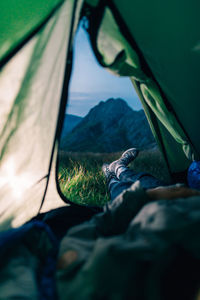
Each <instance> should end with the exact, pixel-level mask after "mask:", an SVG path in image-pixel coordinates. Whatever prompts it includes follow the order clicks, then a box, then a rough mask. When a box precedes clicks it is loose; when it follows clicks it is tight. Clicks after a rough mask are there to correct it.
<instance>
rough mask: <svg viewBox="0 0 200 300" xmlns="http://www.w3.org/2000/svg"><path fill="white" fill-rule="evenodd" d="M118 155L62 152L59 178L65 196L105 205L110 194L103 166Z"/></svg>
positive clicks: (84, 202)
mask: <svg viewBox="0 0 200 300" xmlns="http://www.w3.org/2000/svg"><path fill="white" fill-rule="evenodd" d="M118 156H119V155H117V154H98V153H70V152H68V153H66V152H60V154H59V174H58V180H59V184H60V188H61V191H62V193H63V194H64V196H65V197H66V198H68V199H69V200H70V201H72V202H74V203H78V204H89V205H98V206H102V205H104V204H105V203H106V202H107V201H108V200H109V195H108V191H107V187H106V179H105V177H104V175H103V173H102V171H101V166H102V165H103V163H105V162H111V161H113V160H115V159H117V157H118Z"/></svg>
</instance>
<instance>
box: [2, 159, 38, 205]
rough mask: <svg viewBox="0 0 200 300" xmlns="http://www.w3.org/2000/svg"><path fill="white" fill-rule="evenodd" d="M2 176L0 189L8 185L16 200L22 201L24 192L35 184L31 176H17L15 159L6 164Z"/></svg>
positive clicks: (25, 174)
mask: <svg viewBox="0 0 200 300" xmlns="http://www.w3.org/2000/svg"><path fill="white" fill-rule="evenodd" d="M2 174H3V175H0V187H3V186H4V185H8V186H9V187H10V189H11V191H12V195H13V196H14V197H15V198H16V199H20V198H21V197H22V196H23V194H24V192H25V191H26V190H27V189H28V188H30V187H31V186H32V184H33V181H32V180H31V178H32V176H31V175H30V174H28V173H23V174H21V175H18V174H17V172H16V168H15V161H14V158H13V157H12V158H10V159H9V160H7V162H6V163H5V164H4V166H3V169H2Z"/></svg>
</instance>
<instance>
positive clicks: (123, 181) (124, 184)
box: [108, 167, 166, 201]
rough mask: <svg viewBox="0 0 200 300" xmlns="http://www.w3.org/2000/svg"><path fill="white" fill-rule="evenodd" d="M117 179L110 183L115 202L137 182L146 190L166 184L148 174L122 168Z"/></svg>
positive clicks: (112, 198)
mask: <svg viewBox="0 0 200 300" xmlns="http://www.w3.org/2000/svg"><path fill="white" fill-rule="evenodd" d="M116 176H117V177H116V178H111V180H110V181H109V182H108V190H109V192H110V197H111V201H112V200H114V199H115V198H116V197H117V196H118V195H119V194H121V192H123V191H124V190H126V189H128V188H129V187H130V186H131V185H132V184H133V183H134V182H136V181H137V180H139V181H140V183H141V186H142V187H143V188H144V189H150V188H155V187H157V186H161V185H162V186H165V185H166V184H165V183H164V182H162V181H160V180H158V179H156V178H155V177H153V176H152V175H150V174H148V173H144V172H143V173H135V172H134V171H133V170H130V169H129V168H126V167H120V168H119V169H118V170H117V172H116Z"/></svg>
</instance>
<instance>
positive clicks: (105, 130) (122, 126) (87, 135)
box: [61, 98, 155, 152]
mask: <svg viewBox="0 0 200 300" xmlns="http://www.w3.org/2000/svg"><path fill="white" fill-rule="evenodd" d="M66 126H67V124H66ZM66 128H67V127H66ZM64 130H65V129H64ZM154 145H155V140H154V137H153V135H152V133H151V130H150V128H149V124H148V122H147V120H146V117H145V114H144V111H143V110H140V111H134V110H133V109H132V108H130V107H129V106H128V105H127V103H126V102H125V101H124V100H123V99H119V98H118V99H113V98H111V99H108V100H107V101H105V102H103V101H101V102H100V103H99V104H98V105H97V106H95V107H93V108H92V109H91V110H90V111H89V113H88V114H87V116H86V117H84V118H83V119H82V120H80V119H79V120H78V124H77V125H76V126H74V127H73V129H72V131H71V132H69V133H67V134H65V133H64V134H63V140H62V143H61V148H62V149H63V150H66V151H74V152H81V151H82V152H117V151H121V150H125V149H128V148H130V147H140V148H147V147H150V146H154Z"/></svg>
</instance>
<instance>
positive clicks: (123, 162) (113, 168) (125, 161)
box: [109, 148, 139, 174]
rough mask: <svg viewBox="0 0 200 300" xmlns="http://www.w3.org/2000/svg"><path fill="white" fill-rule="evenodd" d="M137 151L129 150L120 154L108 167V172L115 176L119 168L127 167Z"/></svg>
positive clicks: (134, 149)
mask: <svg viewBox="0 0 200 300" xmlns="http://www.w3.org/2000/svg"><path fill="white" fill-rule="evenodd" d="M138 153H139V150H138V149H136V148H130V149H128V150H126V151H125V152H124V153H122V155H121V157H120V158H119V159H118V160H115V161H114V162H112V163H111V164H110V165H109V170H110V172H112V173H114V174H116V173H117V169H118V168H119V167H127V166H128V165H129V164H130V162H132V161H133V160H134V159H135V158H136V156H137V155H138Z"/></svg>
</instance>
